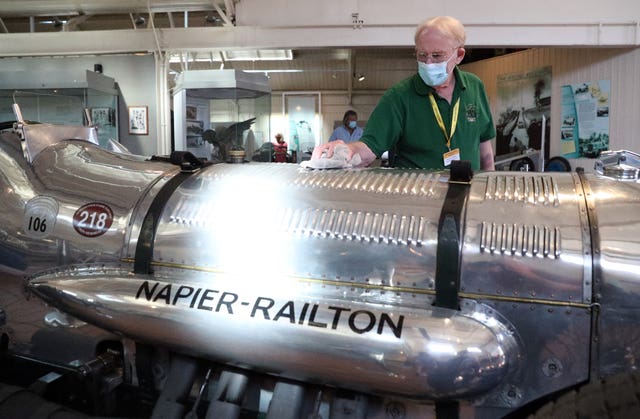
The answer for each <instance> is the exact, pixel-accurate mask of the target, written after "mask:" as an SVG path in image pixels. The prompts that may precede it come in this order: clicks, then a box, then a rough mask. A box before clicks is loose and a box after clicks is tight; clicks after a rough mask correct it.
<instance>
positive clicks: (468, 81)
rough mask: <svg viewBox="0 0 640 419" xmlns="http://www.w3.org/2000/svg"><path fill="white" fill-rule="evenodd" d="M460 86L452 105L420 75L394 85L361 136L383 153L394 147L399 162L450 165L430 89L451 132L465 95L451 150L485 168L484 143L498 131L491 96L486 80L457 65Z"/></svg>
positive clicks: (396, 164)
mask: <svg viewBox="0 0 640 419" xmlns="http://www.w3.org/2000/svg"><path fill="white" fill-rule="evenodd" d="M454 74H455V77H456V85H455V88H454V90H453V98H452V100H451V104H449V102H447V100H446V99H443V98H441V97H440V96H438V95H437V94H436V93H435V91H434V90H433V88H432V87H430V86H427V85H426V84H425V83H424V82H423V81H422V79H421V78H420V76H419V75H418V74H415V75H414V76H412V77H410V78H408V79H406V80H403V81H401V82H399V83H397V84H396V85H394V86H392V87H391V88H390V89H389V90H387V91H386V92H385V94H384V95H383V96H382V98H381V99H380V101H379V102H378V105H377V106H376V108H375V109H374V110H373V113H372V114H371V117H370V118H369V120H368V121H367V127H366V129H365V131H364V134H363V135H362V137H361V138H360V141H362V142H363V143H365V144H366V145H367V146H368V147H369V148H370V149H371V151H373V152H374V153H375V154H376V155H377V156H378V157H380V155H381V154H382V153H384V152H385V151H387V150H389V151H391V152H392V155H393V156H394V157H393V161H392V162H391V164H392V165H393V166H394V167H406V168H421V169H444V167H445V166H444V161H443V154H444V153H445V152H447V151H448V149H447V140H446V138H445V135H444V133H443V132H442V130H441V129H440V126H439V125H438V122H437V121H436V117H435V114H434V112H433V108H432V106H431V101H430V100H429V93H430V92H431V93H433V96H434V98H435V99H436V103H437V105H438V109H439V110H440V114H441V115H442V120H443V122H444V125H445V126H446V129H447V133H449V132H451V117H452V114H453V106H454V104H455V103H456V101H457V100H458V98H460V108H459V112H458V123H457V127H456V131H455V133H454V135H453V137H452V139H451V149H452V150H453V149H455V148H459V149H460V159H461V160H468V161H470V162H471V167H472V169H473V170H480V143H481V142H483V141H488V140H491V139H492V138H494V137H495V136H496V128H495V125H494V124H493V118H492V117H491V112H490V110H489V100H488V99H487V93H486V92H485V89H484V85H483V84H482V81H481V80H480V79H479V78H478V77H477V76H476V75H475V74H472V73H467V72H465V71H461V70H459V69H458V68H457V67H456V68H455V70H454Z"/></svg>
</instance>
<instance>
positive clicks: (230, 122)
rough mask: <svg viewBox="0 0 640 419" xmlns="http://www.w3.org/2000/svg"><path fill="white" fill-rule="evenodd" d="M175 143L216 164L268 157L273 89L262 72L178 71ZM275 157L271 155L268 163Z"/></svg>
mask: <svg viewBox="0 0 640 419" xmlns="http://www.w3.org/2000/svg"><path fill="white" fill-rule="evenodd" d="M173 109H174V113H173V118H174V134H175V136H174V147H175V149H176V150H183V151H190V152H191V153H193V154H194V155H195V156H197V157H200V158H206V159H208V160H212V161H214V162H241V161H248V160H252V159H253V157H256V159H255V160H261V161H265V159H263V158H261V157H260V155H261V153H262V152H263V149H265V148H266V147H265V146H268V145H270V144H271V141H270V138H269V130H270V118H271V88H270V87H269V80H268V78H267V77H266V76H265V75H264V74H262V73H248V72H244V71H240V70H194V71H185V72H182V73H180V74H179V75H178V77H177V79H176V86H175V88H174V95H173ZM270 158H271V156H270V155H269V154H268V155H267V158H266V161H269V160H270Z"/></svg>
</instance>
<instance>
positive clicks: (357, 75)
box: [354, 73, 367, 81]
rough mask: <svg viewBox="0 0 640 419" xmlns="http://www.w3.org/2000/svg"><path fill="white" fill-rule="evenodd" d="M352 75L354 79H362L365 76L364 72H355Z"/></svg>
mask: <svg viewBox="0 0 640 419" xmlns="http://www.w3.org/2000/svg"><path fill="white" fill-rule="evenodd" d="M354 77H355V78H356V80H358V81H364V79H366V78H367V77H366V76H365V75H364V74H362V73H356V74H355V75H354Z"/></svg>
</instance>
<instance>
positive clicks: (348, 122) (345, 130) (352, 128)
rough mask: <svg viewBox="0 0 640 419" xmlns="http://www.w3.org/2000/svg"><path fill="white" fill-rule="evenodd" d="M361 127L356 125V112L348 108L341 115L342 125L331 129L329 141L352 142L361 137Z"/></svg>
mask: <svg viewBox="0 0 640 419" xmlns="http://www.w3.org/2000/svg"><path fill="white" fill-rule="evenodd" d="M362 133H363V131H362V128H360V127H359V126H358V114H357V113H356V111H352V110H348V111H346V112H345V113H344V116H343V117H342V125H340V126H339V127H337V128H336V129H335V130H333V134H331V137H329V141H336V140H342V141H344V142H345V143H353V142H355V141H358V140H359V139H360V137H362Z"/></svg>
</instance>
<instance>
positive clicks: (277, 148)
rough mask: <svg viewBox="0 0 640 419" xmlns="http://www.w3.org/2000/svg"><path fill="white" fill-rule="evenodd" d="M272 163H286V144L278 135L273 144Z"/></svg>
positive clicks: (278, 134)
mask: <svg viewBox="0 0 640 419" xmlns="http://www.w3.org/2000/svg"><path fill="white" fill-rule="evenodd" d="M273 161H275V162H277V163H286V162H287V143H286V142H285V141H284V138H282V134H280V133H277V134H276V142H275V143H273Z"/></svg>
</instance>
